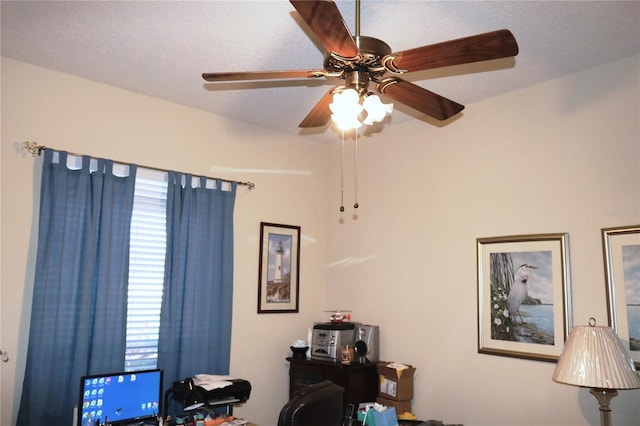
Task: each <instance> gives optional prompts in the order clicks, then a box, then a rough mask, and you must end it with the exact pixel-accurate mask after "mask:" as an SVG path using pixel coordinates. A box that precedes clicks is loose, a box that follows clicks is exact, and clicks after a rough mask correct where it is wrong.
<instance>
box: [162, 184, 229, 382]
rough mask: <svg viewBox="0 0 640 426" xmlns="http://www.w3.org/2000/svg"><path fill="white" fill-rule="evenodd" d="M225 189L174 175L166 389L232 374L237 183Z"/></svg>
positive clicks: (164, 349)
mask: <svg viewBox="0 0 640 426" xmlns="http://www.w3.org/2000/svg"><path fill="white" fill-rule="evenodd" d="M207 182H209V183H210V184H212V185H209V186H208V185H207ZM222 185H223V182H222V181H220V180H213V181H212V180H207V179H205V178H202V177H193V176H192V175H190V174H186V175H184V174H181V173H176V172H169V187H168V191H167V247H168V249H167V258H166V262H165V286H164V297H163V303H162V314H161V320H160V339H159V342H158V348H159V349H158V365H159V366H162V368H163V369H164V371H165V377H166V378H167V380H166V381H165V386H164V387H165V390H166V389H168V388H170V387H171V385H172V381H173V380H182V379H184V378H187V377H192V376H194V375H196V374H200V373H206V374H228V373H229V357H230V348H231V316H232V304H233V303H232V302H233V301H232V298H233V209H234V203H235V194H236V189H237V183H236V182H232V183H231V184H230V185H231V188H230V190H223V188H222Z"/></svg>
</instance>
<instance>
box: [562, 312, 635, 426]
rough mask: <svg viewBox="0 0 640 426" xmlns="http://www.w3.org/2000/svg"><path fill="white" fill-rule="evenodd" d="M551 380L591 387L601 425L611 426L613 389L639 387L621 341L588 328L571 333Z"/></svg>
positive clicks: (591, 323) (604, 331) (602, 329)
mask: <svg viewBox="0 0 640 426" xmlns="http://www.w3.org/2000/svg"><path fill="white" fill-rule="evenodd" d="M553 380H554V381H555V382H558V383H564V384H567V385H573V386H581V387H587V388H591V390H590V391H589V392H590V393H591V394H592V395H593V396H595V397H596V399H597V400H598V403H599V404H600V424H601V425H602V426H611V409H610V408H609V403H610V402H611V399H612V398H613V397H614V396H616V395H617V394H618V391H617V390H616V389H638V388H640V376H638V372H637V371H636V369H635V367H634V365H633V360H632V359H631V357H630V356H629V355H628V353H627V351H626V350H625V348H624V346H623V345H622V342H621V341H620V339H619V338H618V336H617V335H616V333H615V332H614V331H613V329H611V328H610V327H596V320H595V319H594V318H591V319H589V325H588V326H577V327H574V328H573V330H571V334H570V335H569V339H567V343H566V344H565V346H564V350H563V351H562V354H560V358H559V359H558V364H557V365H556V369H555V370H554V372H553Z"/></svg>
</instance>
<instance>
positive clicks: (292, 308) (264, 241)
mask: <svg viewBox="0 0 640 426" xmlns="http://www.w3.org/2000/svg"><path fill="white" fill-rule="evenodd" d="M299 234H300V227H299V226H290V225H276V224H269V223H262V224H261V231H260V240H261V245H260V284H259V300H258V312H297V311H298V267H299V251H300V235H299Z"/></svg>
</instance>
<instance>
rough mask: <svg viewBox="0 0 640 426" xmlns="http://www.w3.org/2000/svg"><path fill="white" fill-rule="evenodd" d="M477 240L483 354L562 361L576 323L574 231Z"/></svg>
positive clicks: (479, 344)
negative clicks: (572, 261)
mask: <svg viewBox="0 0 640 426" xmlns="http://www.w3.org/2000/svg"><path fill="white" fill-rule="evenodd" d="M476 244H477V272H478V353H483V354H492V355H501V356H509V357H516V358H525V359H532V360H539V361H548V362H557V360H558V358H559V357H560V354H561V353H562V350H563V349H564V343H565V341H566V339H567V338H568V337H569V332H570V331H571V326H572V324H571V321H572V320H571V274H570V268H569V234H567V233H549V234H532V235H511V236H504V237H489V238H478V239H477V240H476Z"/></svg>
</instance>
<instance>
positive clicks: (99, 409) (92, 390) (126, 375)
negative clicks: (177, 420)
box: [78, 369, 162, 426]
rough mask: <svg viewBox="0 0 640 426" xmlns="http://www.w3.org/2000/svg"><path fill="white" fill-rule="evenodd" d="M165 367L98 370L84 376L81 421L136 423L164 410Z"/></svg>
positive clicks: (83, 425) (82, 425) (82, 424)
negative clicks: (133, 369)
mask: <svg viewBox="0 0 640 426" xmlns="http://www.w3.org/2000/svg"><path fill="white" fill-rule="evenodd" d="M161 400H162V370H161V369H155V370H144V371H129V372H122V373H109V374H95V375H90V376H84V377H83V378H82V379H81V380H80V399H79V403H78V425H79V426H93V425H95V424H98V423H97V421H98V420H99V421H100V422H101V423H100V424H102V423H104V422H105V421H106V420H108V421H109V423H113V424H127V423H135V422H139V421H143V420H149V419H153V418H155V417H156V415H158V414H160V413H161V411H160V409H161V407H160V401H161Z"/></svg>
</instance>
